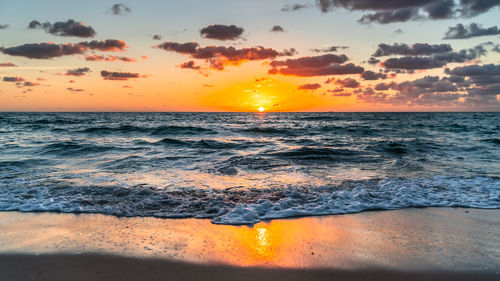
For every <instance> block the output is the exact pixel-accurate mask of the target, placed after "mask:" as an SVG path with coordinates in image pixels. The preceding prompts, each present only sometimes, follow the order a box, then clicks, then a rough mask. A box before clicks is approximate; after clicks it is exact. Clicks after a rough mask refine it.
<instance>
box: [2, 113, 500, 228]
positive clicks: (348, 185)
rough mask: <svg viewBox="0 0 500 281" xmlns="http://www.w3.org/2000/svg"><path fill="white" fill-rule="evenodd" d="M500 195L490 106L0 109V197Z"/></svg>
mask: <svg viewBox="0 0 500 281" xmlns="http://www.w3.org/2000/svg"><path fill="white" fill-rule="evenodd" d="M439 206H443V207H444V206H446V207H471V208H487V209H493V208H500V113H0V211H14V210H15V211H23V212H33V211H56V212H67V213H102V214H109V215H116V216H153V217H162V218H189V217H194V218H209V219H211V220H212V222H213V223H217V224H252V223H256V222H259V221H261V220H270V219H276V218H286V217H296V216H309V215H330V214H345V213H356V212H363V211H367V210H386V209H402V208H410V207H439Z"/></svg>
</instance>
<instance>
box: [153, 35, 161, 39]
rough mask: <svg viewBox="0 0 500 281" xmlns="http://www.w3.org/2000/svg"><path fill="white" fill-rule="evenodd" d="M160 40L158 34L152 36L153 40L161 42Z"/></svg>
mask: <svg viewBox="0 0 500 281" xmlns="http://www.w3.org/2000/svg"><path fill="white" fill-rule="evenodd" d="M161 39H162V37H161V35H159V34H155V35H153V40H161Z"/></svg>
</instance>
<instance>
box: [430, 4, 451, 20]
mask: <svg viewBox="0 0 500 281" xmlns="http://www.w3.org/2000/svg"><path fill="white" fill-rule="evenodd" d="M454 8H455V1H454V0H441V1H433V3H430V4H428V5H426V6H425V7H424V8H423V9H424V10H425V11H426V12H427V14H428V16H429V18H431V19H449V18H453V16H454Z"/></svg>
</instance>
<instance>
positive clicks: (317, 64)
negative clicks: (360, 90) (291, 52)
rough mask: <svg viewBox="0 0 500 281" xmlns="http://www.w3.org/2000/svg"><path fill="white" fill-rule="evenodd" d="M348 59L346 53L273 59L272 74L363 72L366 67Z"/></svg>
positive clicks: (297, 74)
mask: <svg viewBox="0 0 500 281" xmlns="http://www.w3.org/2000/svg"><path fill="white" fill-rule="evenodd" d="M347 61H348V57H347V56H346V55H334V54H326V55H321V56H313V57H302V58H297V59H288V60H285V61H272V62H271V63H270V66H271V67H272V68H271V69H270V70H269V73H270V74H282V75H294V76H322V75H335V74H337V75H342V74H356V73H362V72H363V71H364V69H363V68H362V67H360V66H356V65H354V64H352V63H349V64H342V63H345V62H347Z"/></svg>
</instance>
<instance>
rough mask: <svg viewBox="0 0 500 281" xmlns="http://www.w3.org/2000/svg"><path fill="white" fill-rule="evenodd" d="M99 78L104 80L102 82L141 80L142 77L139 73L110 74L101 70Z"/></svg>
mask: <svg viewBox="0 0 500 281" xmlns="http://www.w3.org/2000/svg"><path fill="white" fill-rule="evenodd" d="M101 77H103V78H104V80H122V81H123V80H128V79H130V78H141V77H144V76H141V75H140V74H139V73H131V72H110V71H106V70H103V71H101Z"/></svg>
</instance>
